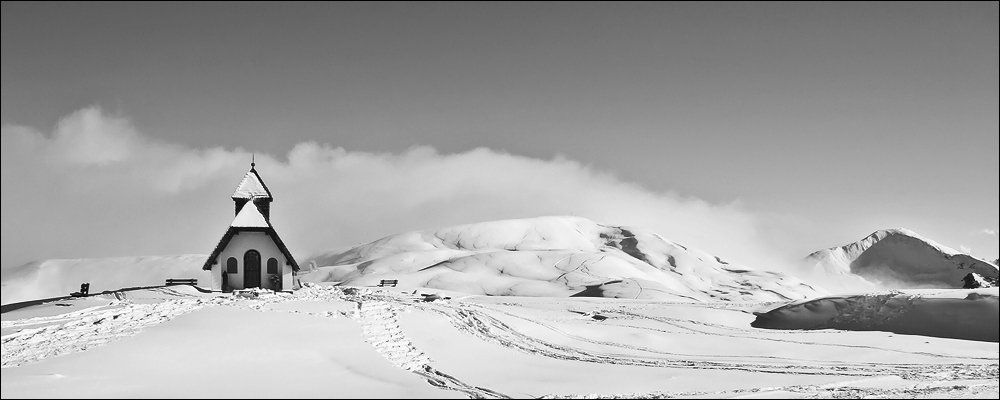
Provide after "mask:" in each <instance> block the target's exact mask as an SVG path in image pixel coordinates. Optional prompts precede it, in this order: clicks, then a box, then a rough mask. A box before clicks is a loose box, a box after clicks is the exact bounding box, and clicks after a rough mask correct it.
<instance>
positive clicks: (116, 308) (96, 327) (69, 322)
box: [0, 296, 201, 368]
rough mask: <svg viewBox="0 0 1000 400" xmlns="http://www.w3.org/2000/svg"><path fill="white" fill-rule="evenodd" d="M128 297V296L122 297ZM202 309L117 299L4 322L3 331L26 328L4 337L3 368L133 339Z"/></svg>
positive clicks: (190, 303)
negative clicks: (109, 302) (132, 302)
mask: <svg viewBox="0 0 1000 400" xmlns="http://www.w3.org/2000/svg"><path fill="white" fill-rule="evenodd" d="M121 297H124V296H121ZM198 308H201V304H199V302H198V301H197V300H190V299H175V300H167V301H165V302H162V303H154V304H131V302H129V301H128V300H115V301H114V302H113V303H111V304H109V305H105V306H97V307H90V308H86V309H83V310H79V311H76V312H71V313H67V314H62V315H57V316H52V317H38V318H28V319H23V320H16V321H4V322H3V328H20V327H30V326H35V325H45V326H42V327H38V328H24V329H21V330H20V331H18V332H16V333H12V334H9V335H5V336H3V338H2V341H3V345H2V346H3V347H2V354H3V357H2V359H3V361H2V365H0V368H10V367H17V366H20V365H24V364H28V363H32V362H36V361H40V360H43V359H46V358H49V357H55V356H60V355H65V354H70V353H76V352H80V351H85V350H87V349H89V348H92V347H96V346H101V345H104V344H107V343H109V342H111V341H114V340H118V339H121V338H124V337H128V336H132V335H135V334H136V333H138V332H139V331H141V330H142V329H143V328H145V327H148V326H153V325H156V324H159V323H162V322H165V321H169V320H171V319H173V318H176V317H177V316H179V315H182V314H186V313H188V312H191V311H194V310H197V309H198Z"/></svg>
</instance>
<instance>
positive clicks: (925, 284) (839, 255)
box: [806, 229, 998, 289]
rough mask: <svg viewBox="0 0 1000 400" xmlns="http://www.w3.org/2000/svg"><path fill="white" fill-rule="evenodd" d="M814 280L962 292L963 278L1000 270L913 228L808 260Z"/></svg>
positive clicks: (830, 285)
mask: <svg viewBox="0 0 1000 400" xmlns="http://www.w3.org/2000/svg"><path fill="white" fill-rule="evenodd" d="M806 261H807V263H808V264H809V266H810V268H812V271H811V272H812V273H813V277H815V278H817V281H818V279H823V280H824V281H825V282H824V287H826V288H828V289H835V285H834V283H835V282H836V283H840V284H841V287H854V288H860V289H865V288H868V289H876V288H887V289H907V288H961V287H962V278H963V277H964V276H965V275H967V274H969V273H973V272H974V273H976V274H979V275H980V276H983V277H985V278H987V279H990V280H993V281H994V282H995V281H996V279H997V276H998V273H997V266H995V265H993V264H992V263H990V262H988V261H986V260H982V259H978V258H975V257H972V256H970V255H967V254H962V253H960V252H958V251H956V250H954V249H951V248H949V247H946V246H943V245H940V244H938V243H936V242H934V241H933V240H930V239H927V238H924V237H922V236H920V235H918V234H917V233H915V232H913V231H910V230H907V229H888V230H881V231H878V232H875V233H872V234H871V235H869V236H868V237H865V238H864V239H862V240H860V241H858V242H855V243H851V244H848V245H845V246H841V247H835V248H831V249H826V250H820V251H817V252H815V253H813V254H810V255H809V256H808V257H807V258H806Z"/></svg>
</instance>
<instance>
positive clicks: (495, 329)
mask: <svg viewBox="0 0 1000 400" xmlns="http://www.w3.org/2000/svg"><path fill="white" fill-rule="evenodd" d="M154 290H155V291H157V292H160V293H161V294H163V295H165V296H167V297H168V298H167V299H164V300H163V301H161V302H156V303H147V304H134V303H133V302H132V301H131V300H130V299H127V298H126V295H125V292H116V293H114V296H108V300H109V303H108V304H106V305H100V306H94V307H90V308H86V309H81V310H78V311H73V312H69V313H66V314H61V315H56V316H46V317H36V318H27V319H21V320H12V321H3V328H4V329H12V328H21V329H20V330H19V331H18V332H16V333H12V334H9V335H6V336H3V337H2V343H3V363H2V368H10V367H17V366H20V365H24V364H28V363H32V362H36V361H40V360H43V359H46V358H50V357H55V356H60V355H65V354H71V353H75V352H80V351H86V350H88V349H90V348H93V347H96V346H101V345H104V344H107V343H109V342H112V341H114V340H117V339H120V338H124V337H128V336H131V335H135V334H137V333H139V332H140V331H141V330H142V329H143V328H145V327H149V326H154V325H157V324H159V323H162V322H166V321H169V320H171V319H173V318H176V317H177V316H180V315H183V314H186V313H188V312H192V311H195V310H198V309H200V308H202V307H206V306H229V307H239V308H246V309H251V310H257V311H264V312H266V311H274V310H271V309H270V308H269V305H272V304H275V303H280V302H285V301H310V300H311V301H349V302H353V303H355V304H356V309H355V310H354V311H353V312H340V314H343V315H346V316H349V317H351V318H352V319H354V320H356V321H357V322H358V323H359V324H360V325H361V327H362V332H363V334H364V338H365V341H366V342H368V343H369V344H370V345H371V346H372V347H373V348H374V349H375V351H376V352H378V353H379V354H381V355H382V356H383V357H384V358H385V359H386V360H387V361H388V362H390V363H392V364H393V365H395V366H397V367H399V368H401V369H404V370H407V371H410V372H412V373H415V374H417V375H420V376H421V377H423V378H424V379H426V381H427V382H428V383H429V384H431V385H433V386H435V387H438V388H441V389H443V390H452V391H457V392H461V393H463V394H465V395H467V396H469V397H470V398H507V397H508V396H506V395H504V394H502V393H499V392H496V391H493V390H490V389H486V388H481V387H477V386H473V385H470V384H467V383H465V382H463V381H461V380H460V379H459V378H456V377H454V376H451V375H449V374H446V373H444V372H442V371H438V370H437V369H435V368H434V367H433V365H432V363H433V361H432V360H431V359H430V357H428V356H427V355H426V354H424V353H423V352H421V351H420V350H419V349H417V348H416V347H415V346H414V344H413V342H411V341H410V340H409V339H408V338H407V337H406V335H405V332H404V331H403V329H402V327H401V326H400V325H399V322H398V313H399V312H400V311H402V310H408V309H415V310H418V311H425V312H432V313H436V314H438V315H441V316H443V317H445V318H446V319H447V320H448V321H449V322H450V323H451V325H452V326H454V327H455V328H456V329H458V330H459V331H461V332H465V333H467V334H470V335H472V336H474V337H477V338H479V339H481V340H483V341H486V342H489V343H494V344H497V345H500V346H503V347H506V348H509V349H512V350H516V351H520V352H523V353H528V354H534V355H539V356H543V357H549V358H553V359H558V360H568V361H579V362H590V363H601V364H616V365H633V366H645V367H663V368H686V369H712V370H739V371H748V372H757V373H778V374H791V375H840V376H845V377H849V376H855V377H874V376H898V377H901V378H903V379H906V380H909V381H915V382H917V383H919V385H918V386H917V387H911V388H903V389H898V388H897V389H885V388H852V387H835V388H830V387H824V386H815V385H802V386H788V387H777V388H753V389H746V390H736V391H724V392H689V393H640V394H616V395H609V396H606V397H604V398H664V397H676V396H723V395H725V396H734V395H752V394H753V393H757V392H772V391H777V392H788V393H796V395H797V397H805V398H823V397H842V396H848V397H873V396H888V397H892V396H907V397H913V396H934V395H947V394H949V393H960V394H961V393H966V394H967V393H987V394H989V393H990V391H991V390H992V391H993V393H995V390H996V385H992V384H990V385H986V386H983V385H982V384H979V383H975V384H967V383H961V384H960V382H956V384H955V385H948V384H947V382H948V381H960V380H987V381H994V382H995V381H997V379H998V376H1000V371H998V364H997V362H996V360H995V359H994V358H989V357H968V358H963V359H961V360H958V361H963V360H969V361H980V363H968V362H949V359H957V357H955V356H949V355H944V354H935V353H928V352H919V351H904V350H894V349H884V348H880V347H873V346H863V345H848V344H837V343H824V342H820V341H815V342H813V341H808V340H803V339H801V337H803V336H807V334H800V335H797V338H799V340H792V339H785V338H782V337H781V336H783V335H782V332H780V331H776V332H769V333H768V334H767V335H761V334H760V333H759V332H754V331H753V330H752V329H751V328H749V327H748V328H746V329H741V328H739V327H733V326H726V325H719V324H713V323H709V322H702V321H696V320H688V319H678V318H670V317H662V316H652V315H645V314H640V313H636V312H630V311H626V310H623V309H621V307H619V308H608V309H601V310H595V311H594V312H595V313H600V314H602V315H604V316H607V317H609V318H608V319H607V320H605V321H602V322H598V321H582V323H590V324H606V325H607V324H614V326H617V327H628V328H632V329H639V330H646V331H650V332H657V333H669V334H673V335H676V334H691V335H712V336H720V337H726V338H734V339H742V340H746V339H750V340H765V341H777V342H786V343H790V344H802V345H814V346H837V347H844V348H852V349H861V350H865V349H868V350H871V351H885V352H898V353H908V354H914V355H920V356H925V357H932V358H939V359H941V361H942V363H934V364H887V363H864V362H837V361H817V360H808V359H793V358H783V357H770V356H741V355H700V354H684V353H676V352H670V351H664V350H662V349H656V348H652V347H646V346H641V345H637V344H633V343H629V342H628V341H616V340H613V339H595V338H590V337H587V336H585V335H581V334H575V333H573V332H569V331H567V330H566V329H565V328H561V327H559V326H557V325H556V324H554V323H550V322H549V321H546V320H544V319H531V318H526V317H524V316H521V315H518V314H516V313H513V312H511V311H508V310H507V309H506V308H507V307H509V306H519V305H518V304H514V303H498V304H479V303H474V302H463V301H443V302H442V301H434V302H423V301H419V299H418V298H416V297H414V296H409V295H400V294H397V293H391V292H388V291H383V290H379V289H368V288H349V287H348V288H344V287H331V286H307V287H305V288H303V289H301V290H299V291H297V292H296V293H294V294H289V293H274V292H270V291H267V290H260V291H256V292H255V293H254V294H255V295H256V296H255V297H253V298H251V299H247V298H243V297H240V296H237V295H229V296H215V297H205V296H196V295H191V294H186V293H182V292H179V291H176V290H173V289H171V288H158V289H154ZM703 306H705V307H709V308H731V307H732V305H729V304H721V305H713V304H703ZM288 312H293V313H296V312H299V311H295V310H292V311H288ZM309 314H314V313H309ZM318 315H321V316H326V317H334V318H335V317H337V316H338V313H335V312H326V313H323V314H318ZM514 320H516V321H517V322H518V324H522V323H528V324H535V325H537V326H539V327H541V328H543V329H544V330H546V331H549V332H550V333H551V334H548V335H545V336H539V335H529V334H526V333H523V332H524V331H525V330H524V329H517V328H515V327H512V326H511V325H509V322H512V321H514ZM641 320H651V321H655V322H658V323H660V324H663V326H665V327H669V328H671V329H676V330H671V331H667V330H664V329H658V328H655V327H645V326H637V325H634V324H632V323H630V321H641ZM505 321H508V322H505ZM799 333H801V332H799ZM553 335H554V337H555V338H558V339H563V340H562V341H561V343H559V342H556V341H554V340H553V339H547V338H546V336H553ZM565 339H569V340H568V341H567V340H565ZM574 342H577V343H580V344H582V345H584V346H580V345H574ZM566 343H568V344H566ZM594 346H599V347H594ZM588 348H597V349H599V350H591V349H588ZM920 385H922V386H920ZM553 396H555V395H553ZM559 397H566V396H563V395H559ZM580 397H587V398H600V397H602V396H598V395H581V396H580Z"/></svg>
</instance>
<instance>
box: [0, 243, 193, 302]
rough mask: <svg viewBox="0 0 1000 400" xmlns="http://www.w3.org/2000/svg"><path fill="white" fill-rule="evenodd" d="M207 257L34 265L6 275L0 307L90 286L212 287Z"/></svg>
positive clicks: (98, 288)
mask: <svg viewBox="0 0 1000 400" xmlns="http://www.w3.org/2000/svg"><path fill="white" fill-rule="evenodd" d="M206 257H208V256H205V255H198V254H189V255H179V256H147V257H116V258H83V259H72V260H45V261H38V262H31V263H27V264H24V265H21V266H19V267H15V268H12V269H10V270H5V271H4V272H3V283H2V285H3V286H2V287H3V290H2V291H0V293H2V294H0V297H2V299H0V303H2V304H10V303H15V302H19V301H26V300H36V299H43V298H49V297H58V296H66V295H68V294H69V293H71V292H75V291H78V290H80V284H81V283H84V282H89V283H90V292H91V293H96V292H101V291H104V290H117V289H120V288H124V287H135V286H150V285H162V284H163V282H164V280H165V279H167V278H195V279H198V282H199V283H202V282H204V283H205V284H209V283H211V276H210V275H209V274H208V272H205V271H202V270H201V266H202V264H204V263H205V258H206Z"/></svg>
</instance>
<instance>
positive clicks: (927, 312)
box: [753, 288, 1000, 342]
mask: <svg viewBox="0 0 1000 400" xmlns="http://www.w3.org/2000/svg"><path fill="white" fill-rule="evenodd" d="M753 326H754V327H757V328H770V329H847V330H855V331H873V330H879V331H888V332H896V333H903V334H911V335H926V336H935V337H945V338H955V339H967V340H980V341H991V342H1000V289H998V288H989V289H938V290H934V289H918V290H907V291H903V292H900V291H894V292H888V293H873V294H865V295H854V296H830V297H824V298H820V299H813V300H808V301H800V302H795V303H792V304H788V305H784V306H782V307H779V308H776V309H774V310H771V311H769V312H767V313H760V314H757V320H755V321H754V323H753Z"/></svg>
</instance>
